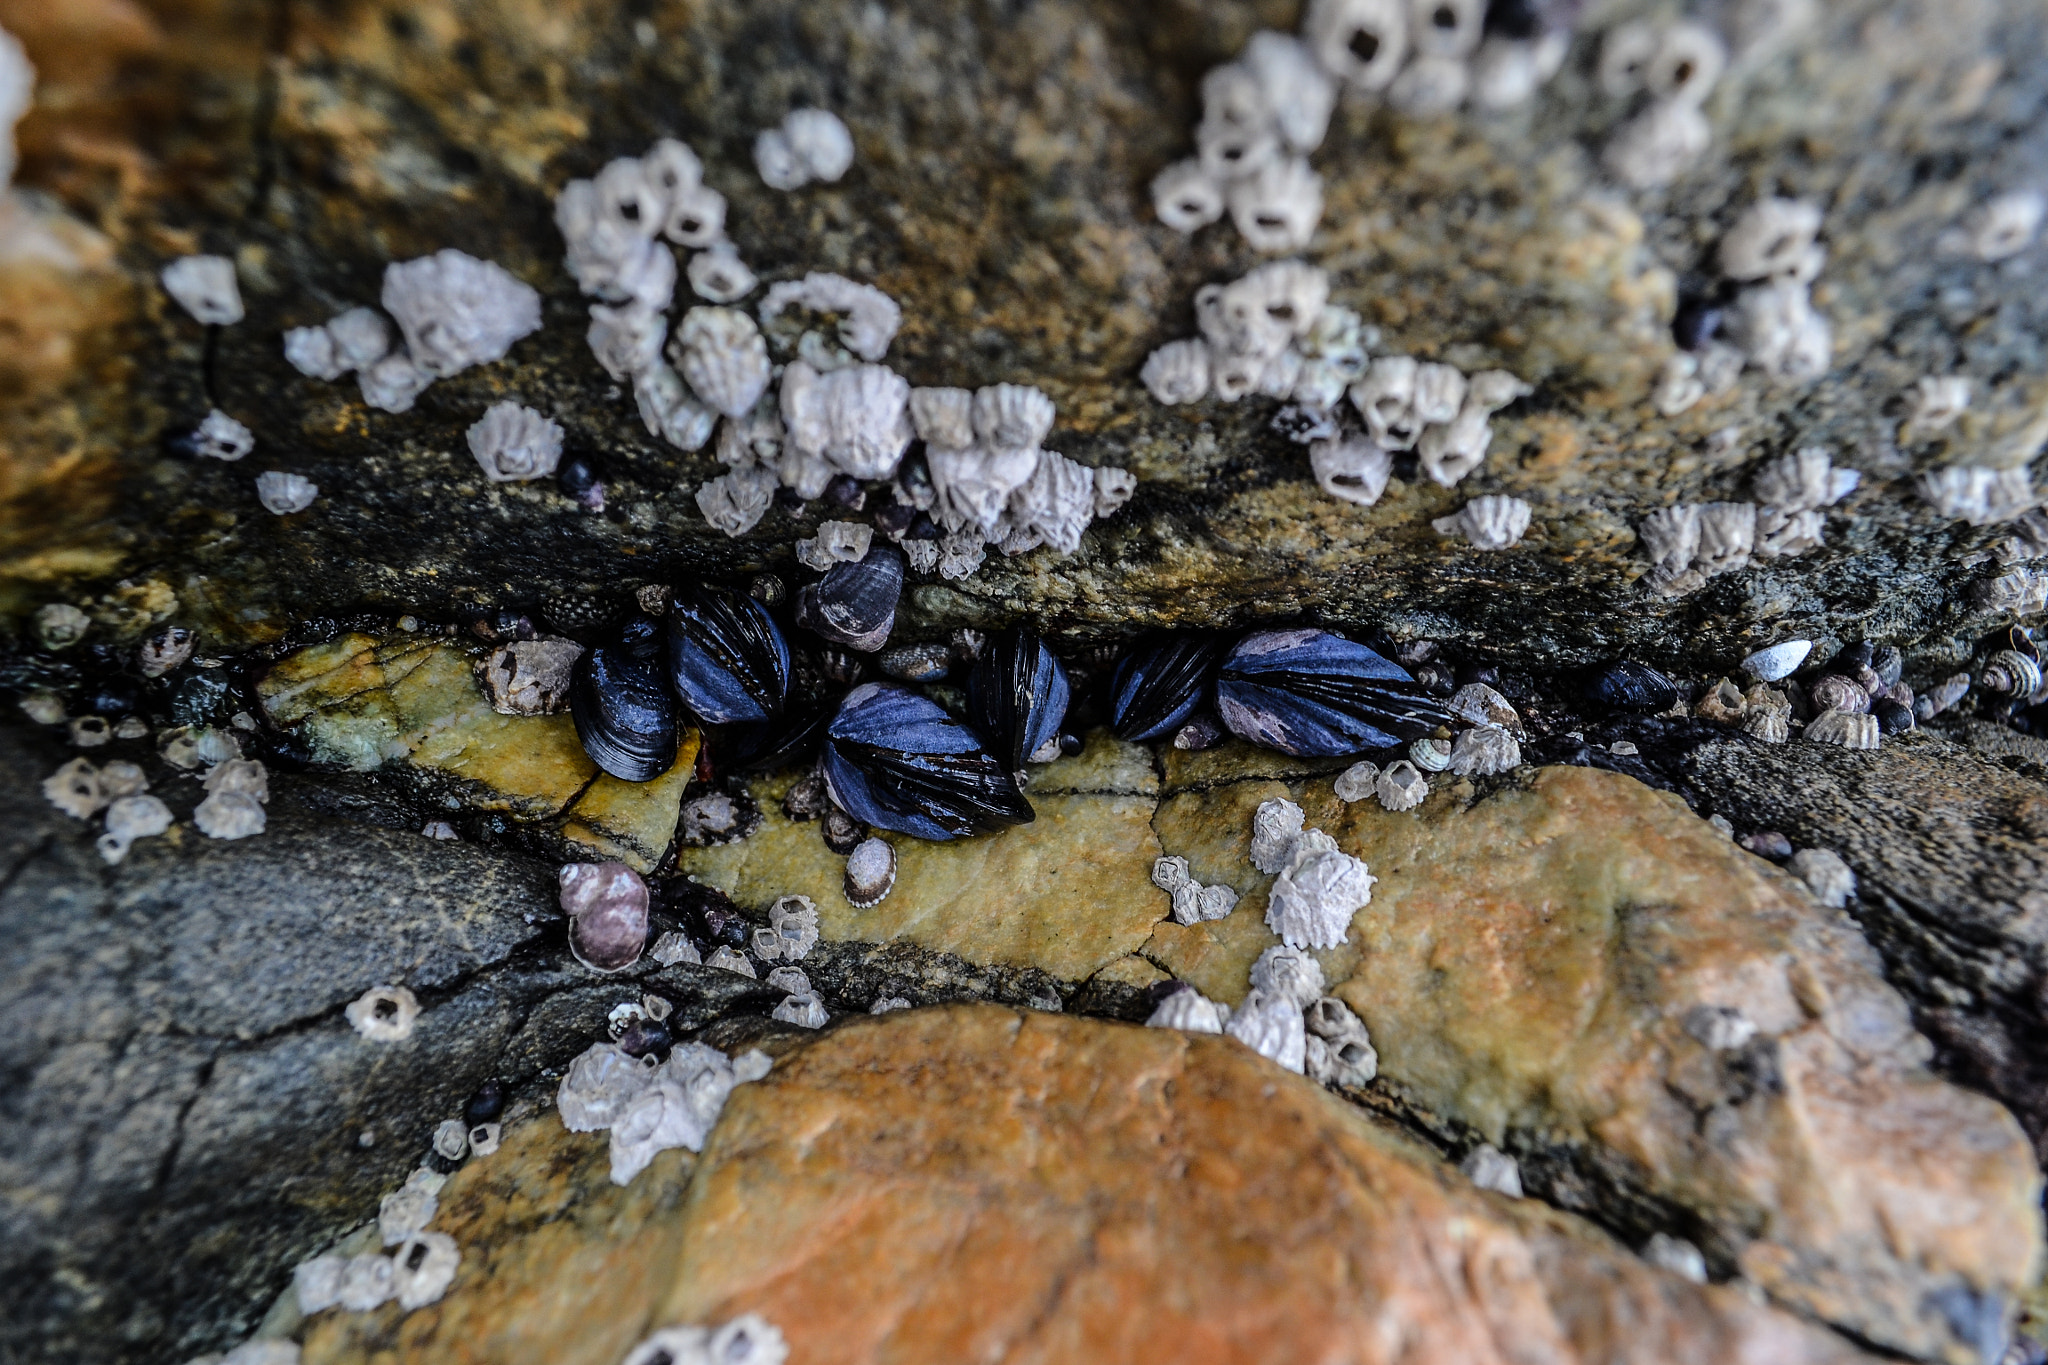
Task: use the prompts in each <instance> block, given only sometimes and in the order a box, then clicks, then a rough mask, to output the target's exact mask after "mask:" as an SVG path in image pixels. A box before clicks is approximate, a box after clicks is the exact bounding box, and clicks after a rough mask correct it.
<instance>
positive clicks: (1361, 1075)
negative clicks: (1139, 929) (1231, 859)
mask: <svg viewBox="0 0 2048 1365" xmlns="http://www.w3.org/2000/svg"><path fill="white" fill-rule="evenodd" d="M1262 809H1263V808H1262ZM1294 818H1295V820H1296V821H1297V822H1299V820H1300V818H1301V812H1300V811H1299V810H1298V809H1297V810H1296V811H1295V813H1294ZM1324 984H1325V979H1324V976H1323V968H1322V964H1321V963H1319V962H1317V961H1316V960H1315V959H1314V958H1313V957H1310V956H1309V955H1308V954H1307V953H1305V952H1303V951H1302V950H1301V949H1300V948H1297V947H1294V946H1292V945H1289V944H1285V943H1280V944H1275V945H1274V946H1273V947H1271V948H1268V949H1266V951H1265V952H1263V953H1261V954H1259V958H1258V961H1256V962H1254V963H1253V964H1252V970H1251V989H1250V990H1248V991H1247V992H1246V993H1245V997H1244V999H1243V1000H1242V1001H1241V1002H1240V1003H1239V1004H1238V1007H1237V1008H1236V1009H1235V1010H1232V1009H1230V1008H1229V1007H1228V1006H1226V1005H1224V1004H1222V1003H1220V1002H1218V1001H1215V1000H1211V999H1209V998H1208V997H1206V996H1204V995H1203V994H1202V993H1201V992H1200V991H1198V990H1196V989H1195V988H1194V987H1192V986H1190V985H1188V984H1187V983H1186V982H1181V981H1176V982H1173V983H1171V984H1170V986H1169V987H1168V989H1167V992H1166V994H1165V995H1164V996H1162V997H1161V998H1160V999H1159V1001H1158V1003H1157V1004H1156V1005H1155V1006H1154V1007H1153V1010H1152V1013H1151V1015H1150V1016H1149V1017H1148V1018H1147V1019H1146V1020H1145V1025H1146V1027H1148V1028H1171V1029H1179V1030H1181V1031H1182V1032H1184V1033H1221V1034H1227V1035H1229V1036H1230V1037H1232V1038H1235V1039H1237V1040H1238V1041H1239V1042H1241V1043H1243V1044H1244V1045H1245V1046H1246V1047H1248V1048H1250V1049H1251V1050H1252V1051H1254V1052H1256V1053H1258V1054H1259V1055H1260V1056H1262V1057H1265V1058H1267V1059H1268V1060H1270V1061H1273V1062H1277V1063H1278V1064H1279V1065H1281V1066H1283V1067H1286V1068H1287V1069H1288V1070H1289V1071H1295V1072H1301V1073H1304V1074H1306V1075H1308V1076H1309V1077H1310V1078H1312V1079H1314V1080H1316V1081H1320V1082H1321V1083H1323V1084H1324V1085H1335V1086H1342V1087H1346V1088H1351V1089H1356V1088H1358V1087H1360V1086H1363V1085H1365V1084H1367V1083H1368V1082H1370V1081H1371V1080H1372V1078H1373V1077H1374V1076H1376V1075H1378V1074H1379V1054H1378V1053H1377V1052H1376V1051H1374V1049H1373V1045H1372V1039H1371V1037H1370V1036H1369V1035H1368V1034H1367V1032H1366V1028H1365V1024H1364V1023H1363V1022H1362V1021H1361V1020H1360V1019H1359V1017H1358V1016H1357V1015H1356V1014H1355V1013H1353V1012H1352V1009H1351V1007H1350V1006H1349V1005H1346V1004H1345V1003H1344V1002H1343V1001H1342V1000H1339V999H1337V998H1336V997H1335V996H1332V995H1326V994H1325V993H1324Z"/></svg>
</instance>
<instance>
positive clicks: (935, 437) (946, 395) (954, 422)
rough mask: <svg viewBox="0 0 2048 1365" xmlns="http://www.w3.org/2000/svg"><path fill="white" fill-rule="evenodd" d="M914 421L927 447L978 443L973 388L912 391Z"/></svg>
mask: <svg viewBox="0 0 2048 1365" xmlns="http://www.w3.org/2000/svg"><path fill="white" fill-rule="evenodd" d="M1206 382H1207V381H1206V379H1205V380H1204V383H1206ZM1162 401H1164V400H1162ZM910 419H911V422H912V424H913V425H914V426H915V427H916V428H917V435H918V439H919V440H921V441H923V442H925V443H926V444H927V445H931V446H935V447H937V448H939V449H941V450H965V449H967V448H968V447H969V446H972V445H973V444H974V394H973V392H972V391H971V390H969V389H945V388H932V389H912V390H911V391H910Z"/></svg>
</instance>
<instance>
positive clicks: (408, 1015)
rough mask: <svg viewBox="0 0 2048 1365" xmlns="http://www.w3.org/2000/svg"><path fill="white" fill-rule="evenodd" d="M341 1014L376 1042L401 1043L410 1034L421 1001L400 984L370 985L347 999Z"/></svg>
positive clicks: (352, 1025)
mask: <svg viewBox="0 0 2048 1365" xmlns="http://www.w3.org/2000/svg"><path fill="white" fill-rule="evenodd" d="M342 1013H343V1014H344V1015H345V1016H347V1018H348V1022H349V1024H350V1026H351V1027H353V1028H354V1029H355V1031H356V1032H357V1033H360V1034H362V1035H363V1037H365V1038H368V1039H370V1040H371V1041H372V1042H377V1043H396V1042H401V1041H403V1040H404V1039H406V1038H409V1037H411V1036H412V1026H413V1021H414V1020H415V1019H418V1018H419V1017H420V1002H419V1001H418V1000H417V999H416V998H415V997H414V996H413V993H412V992H411V991H409V990H407V989H406V988H405V987H403V986H373V987H371V988H370V989H369V990H367V991H364V992H363V993H362V994H361V995H360V996H358V997H357V998H356V999H354V1000H352V1001H350V1002H349V1006H348V1008H347V1009H345V1010H343V1011H342Z"/></svg>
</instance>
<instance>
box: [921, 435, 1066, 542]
mask: <svg viewBox="0 0 2048 1365" xmlns="http://www.w3.org/2000/svg"><path fill="white" fill-rule="evenodd" d="M1038 461H1039V452H1038V451H1037V450H1035V449H1032V448H1029V447H1019V448H1013V449H1002V448H995V449H990V448H983V447H975V448H973V449H968V450H939V449H936V448H927V449H926V451H925V463H926V464H927V466H928V467H929V468H930V470H931V476H932V487H933V488H934V489H935V490H936V491H937V494H938V500H937V501H936V502H935V503H934V504H933V516H934V517H935V518H936V519H937V520H938V522H939V524H940V525H941V526H944V527H945V528H946V529H947V530H948V531H949V532H959V531H964V530H968V529H974V530H978V531H980V532H982V533H990V532H994V531H995V530H996V527H997V523H998V522H999V521H1000V520H1001V518H1002V516H1003V512H1004V510H1005V509H1006V508H1007V507H1008V505H1009V500H1010V495H1011V494H1012V493H1014V492H1016V491H1017V490H1018V489H1019V488H1022V487H1023V486H1024V485H1025V484H1026V483H1027V482H1029V481H1030V479H1031V476H1032V475H1034V474H1036V473H1037V472H1038ZM980 544H981V537H980V536H977V537H976V540H975V546H976V549H977V552H978V549H979V546H980ZM945 554H946V549H945V546H944V545H943V544H942V545H941V547H940V556H941V561H942V562H943V559H944V556H945Z"/></svg>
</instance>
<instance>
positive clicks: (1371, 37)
mask: <svg viewBox="0 0 2048 1365" xmlns="http://www.w3.org/2000/svg"><path fill="white" fill-rule="evenodd" d="M1302 33H1303V36H1304V37H1305V38H1306V39H1307V40H1308V44H1309V47H1310V49H1311V50H1312V51H1314V53H1315V55H1316V60H1317V61H1319V62H1321V63H1322V64H1323V68H1324V70H1326V71H1328V72H1329V73H1330V74H1331V75H1333V76H1335V77H1337V78H1338V79H1339V80H1341V81H1343V82H1345V83H1346V84H1348V85H1350V86H1351V87H1352V88H1353V89H1356V90H1363V91H1376V90H1384V89H1386V88H1387V87H1388V86H1389V85H1391V84H1392V83H1393V80H1394V77H1395V76H1396V75H1397V74H1399V72H1400V70H1401V64H1402V63H1403V62H1404V61H1405V60H1407V56H1408V6H1407V4H1406V3H1405V0H1310V4H1309V7H1308V14H1307V17H1306V18H1305V20H1304V21H1303V23H1302Z"/></svg>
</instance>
